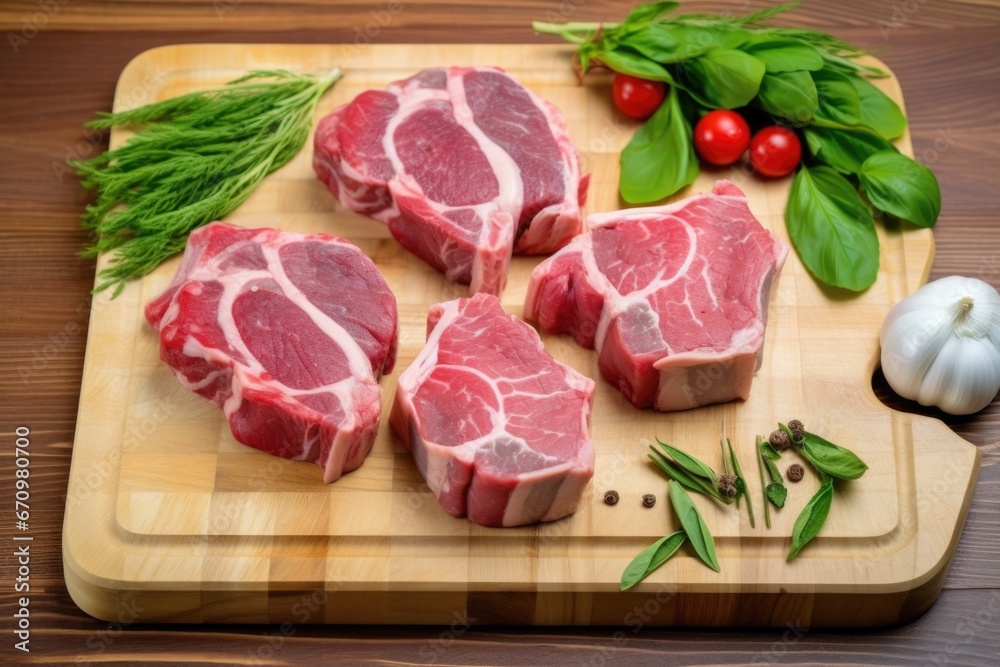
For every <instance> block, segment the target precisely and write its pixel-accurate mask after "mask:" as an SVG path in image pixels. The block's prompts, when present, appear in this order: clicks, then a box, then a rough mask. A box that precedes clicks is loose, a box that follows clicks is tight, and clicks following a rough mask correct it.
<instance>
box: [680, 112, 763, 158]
mask: <svg viewBox="0 0 1000 667" xmlns="http://www.w3.org/2000/svg"><path fill="white" fill-rule="evenodd" d="M749 145H750V126H749V125H747V122H746V121H745V120H743V116H741V115H739V114H738V113H736V112H735V111H729V110H728V109H716V110H715V111H710V112H708V113H707V114H705V115H704V116H703V117H702V119H701V120H699V121H698V124H697V125H695V126H694V147H695V148H696V149H697V150H698V155H700V156H701V159H702V160H704V161H705V162H708V163H709V164H714V165H718V166H720V167H725V166H726V165H730V164H732V163H734V162H736V161H737V160H739V159H740V157H742V155H743V153H745V152H746V150H747V146H749Z"/></svg>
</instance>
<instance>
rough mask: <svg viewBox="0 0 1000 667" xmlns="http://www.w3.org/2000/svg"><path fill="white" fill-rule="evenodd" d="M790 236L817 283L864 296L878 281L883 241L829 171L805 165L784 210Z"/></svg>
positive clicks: (850, 190)
mask: <svg viewBox="0 0 1000 667" xmlns="http://www.w3.org/2000/svg"><path fill="white" fill-rule="evenodd" d="M785 225H786V226H787V228H788V235H789V236H790V237H791V239H792V243H794V244H795V249H796V250H797V251H798V253H799V257H801V258H802V262H803V263H804V264H805V265H806V267H807V268H808V269H809V271H810V272H811V273H812V274H813V275H814V276H816V278H817V279H819V280H820V281H822V282H824V283H826V284H827V285H833V286H835V287H843V288H845V289H849V290H853V291H856V292H860V291H861V290H864V289H867V288H868V287H870V286H871V285H872V283H874V282H875V278H876V277H877V276H878V266H879V254H878V235H877V234H876V233H875V222H874V221H873V220H872V215H871V211H869V210H868V207H867V206H865V204H864V202H863V201H861V197H860V196H859V195H858V192H857V190H855V189H854V186H852V185H851V184H850V183H849V182H848V181H847V179H845V178H844V177H843V176H841V175H840V174H838V173H837V172H836V171H834V170H833V169H831V168H830V167H822V166H821V167H813V168H809V167H806V166H805V165H803V166H802V167H801V168H800V169H799V173H798V174H796V176H795V180H794V181H793V182H792V190H791V192H790V193H789V195H788V204H787V206H786V208H785Z"/></svg>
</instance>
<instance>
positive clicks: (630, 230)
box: [524, 181, 788, 410]
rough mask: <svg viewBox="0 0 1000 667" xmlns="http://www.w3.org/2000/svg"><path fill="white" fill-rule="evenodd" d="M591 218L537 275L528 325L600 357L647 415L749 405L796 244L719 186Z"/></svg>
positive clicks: (604, 369) (735, 191)
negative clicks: (772, 302)
mask: <svg viewBox="0 0 1000 667" xmlns="http://www.w3.org/2000/svg"><path fill="white" fill-rule="evenodd" d="M587 222H588V223H589V225H590V227H591V231H590V232H588V233H587V234H584V235H581V236H578V237H577V238H576V239H574V240H573V242H572V243H571V244H570V245H568V246H566V247H565V248H563V249H562V250H561V251H559V252H558V253H556V254H555V255H553V256H552V257H549V258H548V259H547V260H545V261H544V262H542V263H541V264H539V265H538V266H537V267H536V268H535V270H534V271H533V272H532V274H531V281H530V283H529V285H528V295H527V298H526V301H525V305H524V314H525V317H526V318H527V319H530V320H535V321H537V322H538V323H539V325H540V326H541V328H542V330H543V331H546V332H549V333H557V332H567V333H570V334H572V335H573V337H574V338H576V340H577V342H579V343H580V345H583V346H584V347H592V348H594V349H595V350H597V354H598V365H599V368H600V371H601V375H602V376H604V378H605V379H606V380H607V381H608V382H610V383H611V384H613V385H615V386H616V387H618V388H619V389H620V390H621V392H622V393H623V394H624V395H625V397H626V398H627V399H628V400H629V401H631V402H632V403H633V404H635V405H636V406H638V407H640V408H645V407H649V406H653V407H655V408H656V409H658V410H684V409H687V408H695V407H698V406H700V405H708V404H710V403H722V402H725V401H730V400H732V399H734V398H742V399H746V398H747V396H749V394H750V383H751V381H752V379H753V374H754V372H755V371H756V369H757V368H759V367H760V364H761V361H762V353H763V342H764V326H765V323H766V319H767V304H768V300H769V298H770V294H771V289H772V287H773V285H774V284H775V283H776V280H775V278H776V277H777V275H778V273H779V272H780V270H781V266H782V264H783V263H784V261H785V256H786V255H787V253H788V245H787V244H786V243H784V242H783V241H781V240H780V239H777V238H775V237H774V236H772V235H771V233H770V232H768V231H767V230H766V229H764V227H762V226H761V224H760V222H759V221H758V220H757V219H756V218H755V217H754V216H753V214H752V213H751V212H750V209H749V207H748V206H747V200H746V196H745V195H744V194H743V192H742V191H740V189H739V188H737V187H736V186H735V185H733V184H732V183H730V182H728V181H717V182H716V184H715V187H714V188H713V189H712V193H711V194H701V195H695V196H693V197H690V198H688V199H685V200H684V201H680V202H677V203H674V204H670V205H668V206H659V207H651V208H635V209H629V210H624V211H614V212H611V213H601V214H597V215H592V216H589V217H588V219H587Z"/></svg>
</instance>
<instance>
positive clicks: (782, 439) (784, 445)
mask: <svg viewBox="0 0 1000 667" xmlns="http://www.w3.org/2000/svg"><path fill="white" fill-rule="evenodd" d="M767 441H768V442H769V443H770V444H771V446H772V447H774V448H775V449H776V450H777V451H779V452H780V451H782V450H785V449H788V448H789V447H790V446H791V444H792V441H791V440H789V438H788V434H787V433H785V432H784V431H782V430H781V429H778V430H777V431H771V435H770V436H768V438H767Z"/></svg>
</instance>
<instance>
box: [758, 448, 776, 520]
mask: <svg viewBox="0 0 1000 667" xmlns="http://www.w3.org/2000/svg"><path fill="white" fill-rule="evenodd" d="M763 443H764V439H763V438H762V437H760V436H759V435H758V436H757V472H758V473H759V474H760V488H761V493H763V494H764V498H763V500H762V501H761V504H762V505H763V506H764V525H766V526H767V529H768V530H771V511H770V509H769V508H768V505H767V500H768V498H767V485H766V484H765V483H764V465H765V464H767V465H768V466H773V465H774V464H773V463H771V462H770V461H768V460H767V455H766V454H765V453H764V444H763Z"/></svg>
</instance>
